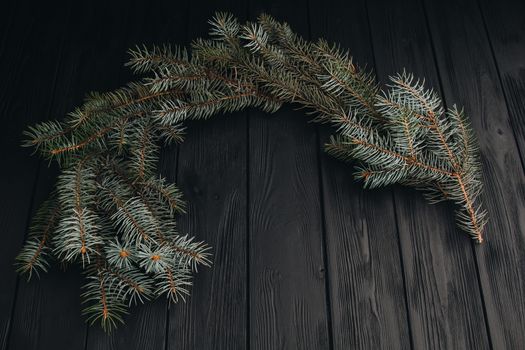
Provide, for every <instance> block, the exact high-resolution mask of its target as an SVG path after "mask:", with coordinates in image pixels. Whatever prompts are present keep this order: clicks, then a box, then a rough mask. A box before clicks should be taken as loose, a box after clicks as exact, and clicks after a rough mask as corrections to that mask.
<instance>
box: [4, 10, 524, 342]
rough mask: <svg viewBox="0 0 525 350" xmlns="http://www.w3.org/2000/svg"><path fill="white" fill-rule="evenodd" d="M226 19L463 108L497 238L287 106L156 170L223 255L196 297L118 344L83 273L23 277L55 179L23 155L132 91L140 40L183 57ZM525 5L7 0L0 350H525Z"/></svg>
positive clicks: (200, 131) (199, 137)
mask: <svg viewBox="0 0 525 350" xmlns="http://www.w3.org/2000/svg"><path fill="white" fill-rule="evenodd" d="M215 11H228V12H232V13H233V14H235V15H236V16H237V17H239V18H240V19H243V20H244V19H254V18H255V17H256V16H257V15H258V14H259V13H261V12H267V13H269V14H272V15H274V16H275V17H277V18H278V19H281V20H285V21H287V22H289V23H290V24H291V25H292V26H293V28H294V29H295V30H296V31H297V32H299V33H300V34H301V35H302V36H304V37H305V38H309V39H316V38H319V37H323V38H325V39H328V40H329V41H331V42H338V43H340V44H341V46H342V47H343V48H349V49H350V50H351V52H353V55H354V57H355V59H356V61H357V62H358V63H359V64H361V65H365V64H366V66H367V67H368V69H371V70H373V71H375V73H376V74H377V78H378V81H379V82H385V81H386V80H387V79H388V76H389V75H391V74H394V73H396V72H398V71H401V70H402V69H406V70H407V71H410V72H413V73H415V74H416V76H419V77H425V78H426V81H427V83H428V85H429V86H432V87H433V88H435V89H436V91H439V92H440V93H441V94H442V96H443V99H444V103H445V105H447V106H452V105H453V104H458V105H462V106H464V107H465V111H466V112H467V114H468V115H469V116H470V118H471V121H472V126H473V128H474V130H475V132H476V135H477V137H478V140H479V143H480V149H481V153H482V162H483V170H484V181H485V188H486V190H485V195H484V201H485V202H486V206H487V208H488V211H489V214H490V223H489V225H488V229H487V234H486V241H487V242H486V244H484V245H481V246H477V245H475V244H473V243H472V242H471V240H470V239H468V238H467V236H466V235H465V234H463V233H461V232H459V230H458V229H457V228H456V226H455V223H454V218H453V210H454V208H453V206H452V205H449V204H440V205H434V206H431V205H428V204H427V203H425V201H424V200H423V199H422V197H421V195H420V194H419V193H417V192H415V191H412V190H408V189H406V188H402V187H397V186H394V187H392V188H388V189H382V190H374V191H369V190H363V189H361V187H360V185H359V184H358V183H356V182H354V181H353V180H352V169H351V167H350V166H349V165H348V164H344V163H341V162H338V161H336V160H334V159H332V158H330V157H329V156H327V155H326V154H324V152H323V151H322V146H323V144H324V142H325V141H326V140H327V138H328V136H329V135H330V134H331V132H332V130H330V129H329V128H324V127H318V126H316V125H314V124H311V123H308V122H307V121H308V117H307V116H306V115H305V114H304V113H303V112H302V111H296V110H293V109H292V108H289V107H286V108H283V109H282V110H280V111H279V112H277V113H275V114H273V115H266V114H265V113H262V112H260V111H257V110H252V109H250V110H247V111H243V112H240V113H235V114H232V115H224V116H217V117H216V118H214V119H212V120H210V121H206V122H192V123H190V124H189V125H188V134H187V137H186V141H185V142H184V143H183V144H182V145H180V146H177V147H169V148H166V149H164V150H163V151H162V155H161V164H160V171H161V173H162V174H164V175H165V176H166V177H167V178H168V179H170V180H171V181H175V182H177V184H178V185H179V187H180V188H181V190H182V191H183V192H184V195H185V198H186V199H187V201H188V203H189V207H188V214H187V215H184V216H182V217H181V218H180V220H179V226H180V228H181V230H182V231H184V232H188V233H190V234H193V235H195V236H197V238H198V239H201V240H205V241H206V242H208V243H209V244H210V245H212V247H213V254H214V265H213V267H212V268H210V269H207V268H204V269H202V270H201V271H199V273H198V274H197V275H196V277H195V281H194V287H193V291H192V295H191V297H189V298H188V300H187V301H186V302H185V303H179V304H176V305H169V303H168V302H167V301H166V300H157V301H155V302H152V303H148V304H145V305H141V306H137V307H135V308H133V310H132V313H131V314H130V315H128V316H127V317H126V325H124V326H121V327H120V328H119V329H117V330H116V331H115V332H114V333H112V334H111V335H106V334H104V333H103V332H102V331H101V330H100V329H99V328H98V327H97V326H95V327H89V326H87V325H86V323H85V322H84V321H83V317H82V316H81V305H80V298H79V294H80V293H79V289H80V286H81V284H82V275H81V271H80V269H78V268H71V267H70V268H68V269H66V270H65V271H63V270H64V268H63V267H60V266H55V267H54V268H53V269H52V270H51V271H50V272H49V273H48V274H45V275H43V276H41V279H40V280H32V281H31V282H29V283H28V282H27V281H26V280H24V279H23V278H20V277H18V276H17V275H16V273H15V272H14V268H13V262H14V257H15V256H16V254H17V252H18V250H19V248H20V246H21V244H22V242H23V240H24V238H25V235H26V232H27V227H28V224H29V218H30V217H31V215H32V213H34V211H35V208H36V207H38V205H39V203H41V202H42V201H43V200H44V199H45V197H46V196H47V194H48V193H49V191H50V189H51V188H52V186H53V183H54V177H55V176H56V173H57V170H56V169H55V168H54V167H51V168H49V167H48V164H47V162H43V161H40V160H39V159H38V158H37V157H36V156H31V154H30V150H27V149H23V148H21V147H20V143H21V135H22V131H23V130H24V128H25V126H26V125H28V124H31V123H35V122H37V121H40V120H46V119H51V118H60V117H61V116H63V115H65V114H66V113H67V112H68V111H70V110H71V109H72V108H73V107H74V106H75V105H78V104H79V103H80V102H81V101H82V98H83V96H84V94H85V93H86V92H88V91H92V90H102V91H105V90H109V89H113V88H116V87H118V86H120V85H122V84H123V83H125V82H126V81H128V80H130V79H131V74H130V72H129V71H128V70H127V69H126V68H124V67H123V66H122V63H123V62H124V61H125V60H126V49H127V48H128V47H131V46H133V45H135V44H141V43H146V44H154V43H157V44H160V43H164V42H170V43H178V44H187V43H189V41H191V39H193V38H196V37H198V36H205V35H206V34H207V31H208V24H207V20H208V19H209V18H210V17H211V16H212V15H213V13H214V12H215ZM524 15H525V5H524V3H523V2H519V1H516V2H514V1H510V0H499V1H492V0H467V1H461V2H459V1H454V0H443V1H439V2H438V1H431V0H400V1H380V0H372V1H366V0H352V1H346V0H325V1H317V0H290V1H283V0H249V1H246V0H218V1H208V0H183V1H169V2H168V1H165V2H161V1H154V2H139V1H129V2H126V3H125V4H116V3H115V2H110V1H106V2H100V3H97V2H92V1H89V2H88V1H86V2H82V3H76V4H73V3H70V4H68V5H66V6H60V7H59V6H56V7H53V6H51V5H49V4H48V3H46V2H40V3H35V4H28V3H24V2H9V3H7V4H6V5H5V6H4V8H3V9H2V11H0V70H1V73H2V74H1V77H2V84H0V116H1V118H2V129H1V132H2V137H1V138H0V147H1V149H2V157H3V159H2V160H3V162H4V165H3V171H2V172H1V173H0V191H1V193H2V196H0V208H1V209H0V231H1V232H2V238H3V241H2V244H0V276H1V278H2V283H1V284H0V349H23V350H26V349H127V350H128V349H204V350H205V349H247V348H250V349H353V348H358V349H378V348H381V349H382V348H385V349H386V348H388V349H408V348H413V349H438V348H439V349H467V348H468V349H490V348H491V349H520V348H525V174H524V170H525V167H524V162H525V123H524V120H525V21H524V20H523V18H524Z"/></svg>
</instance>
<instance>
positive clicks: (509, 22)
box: [480, 0, 525, 164]
mask: <svg viewBox="0 0 525 350" xmlns="http://www.w3.org/2000/svg"><path fill="white" fill-rule="evenodd" d="M480 3H481V4H480V5H481V12H482V15H483V19H484V22H485V27H486V30H487V33H488V36H489V41H490V44H491V46H492V54H493V55H494V56H495V59H496V66H497V68H498V74H499V78H500V83H501V84H502V87H503V92H504V97H505V101H506V103H507V108H508V111H509V117H510V123H511V126H512V131H513V133H514V136H515V138H516V141H517V143H518V147H519V149H520V155H521V162H522V164H523V163H524V162H525V123H524V119H525V21H524V20H523V14H524V13H525V2H523V1H509V0H505V1H498V2H495V1H487V0H481V1H480Z"/></svg>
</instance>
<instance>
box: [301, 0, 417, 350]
mask: <svg viewBox="0 0 525 350" xmlns="http://www.w3.org/2000/svg"><path fill="white" fill-rule="evenodd" d="M310 4H311V5H310V6H311V9H310V20H311V31H312V36H313V37H319V36H321V37H325V39H327V40H329V41H331V42H332V41H333V42H337V43H339V44H341V46H342V47H343V48H349V49H350V52H351V53H352V55H353V57H354V59H355V60H356V61H357V63H358V64H360V65H361V66H365V65H367V66H368V67H370V69H373V62H374V57H373V52H372V47H371V45H370V33H369V29H368V18H367V10H366V7H365V2H364V1H360V2H355V3H354V4H353V6H352V11H348V3H347V2H346V1H337V2H333V3H332V5H331V6H325V5H324V4H323V3H322V2H319V1H311V2H310ZM332 132H333V130H327V129H323V130H322V132H321V141H322V143H324V142H326V141H327V138H328V135H329V134H330V133H332ZM321 169H322V178H323V182H322V183H323V194H324V196H323V200H324V206H325V210H324V213H325V218H326V219H325V220H326V238H327V251H328V272H329V282H330V288H329V289H330V293H331V298H330V299H331V305H332V309H331V314H332V327H333V337H334V348H336V349H354V348H355V349H372V348H373V349H379V348H389V349H407V348H409V347H410V336H409V325H408V319H407V313H406V300H405V291H404V285H403V271H402V266H401V259H400V256H399V248H398V244H399V242H398V240H399V238H398V234H397V229H396V218H395V212H394V206H393V201H392V193H391V191H389V190H381V191H366V190H362V188H361V184H359V183H357V182H355V181H353V175H352V173H353V168H352V166H351V165H349V164H347V163H342V162H339V161H336V160H334V159H333V158H331V157H329V156H328V155H327V154H325V153H324V152H323V153H322V154H321ZM378 218H380V219H378Z"/></svg>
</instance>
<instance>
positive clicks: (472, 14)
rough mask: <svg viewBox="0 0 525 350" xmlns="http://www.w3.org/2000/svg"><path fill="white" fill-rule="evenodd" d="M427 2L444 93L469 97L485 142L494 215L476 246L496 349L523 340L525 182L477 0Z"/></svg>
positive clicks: (468, 107) (463, 98)
mask: <svg viewBox="0 0 525 350" xmlns="http://www.w3.org/2000/svg"><path fill="white" fill-rule="evenodd" d="M426 7H427V10H428V15H429V22H430V27H431V32H432V37H433V39H434V43H435V47H436V55H437V57H438V64H439V71H440V73H441V80H442V81H443V88H444V90H445V96H446V99H447V101H449V102H461V104H464V105H465V111H466V112H467V114H468V115H469V116H470V119H471V121H472V126H473V128H474V129H475V131H476V133H477V136H478V140H479V144H480V149H481V155H482V162H483V170H484V179H485V195H484V200H485V204H486V206H487V209H488V212H489V215H490V222H489V224H488V226H487V229H486V237H487V244H485V245H484V246H480V247H475V253H476V258H477V262H478V267H479V273H480V278H481V286H482V291H483V299H484V302H485V308H486V314H487V319H488V325H489V331H490V339H491V341H492V344H493V346H494V348H497V349H499V348H509V349H513V348H514V349H515V348H520V347H523V344H525V333H524V330H525V304H524V303H523V301H524V300H525V294H524V290H523V288H524V286H525V260H524V259H523V257H524V256H525V255H524V253H525V252H524V247H525V195H524V189H525V182H524V175H523V168H522V166H521V163H520V158H519V154H518V149H517V146H516V141H515V139H514V137H513V132H512V128H511V125H510V118H509V113H508V110H507V106H506V105H505V100H504V96H503V92H502V89H501V86H500V80H499V78H498V74H497V71H496V67H495V65H494V60H493V57H492V54H491V51H490V47H489V44H488V40H487V36H486V33H485V31H484V28H483V22H482V17H481V14H480V12H479V7H478V6H477V4H476V3H475V2H474V1H464V2H454V1H443V2H442V3H441V4H440V5H439V6H438V5H437V4H435V3H433V2H430V1H429V2H427V3H426ZM460 14H461V16H460ZM444 23H446V25H445V24H444Z"/></svg>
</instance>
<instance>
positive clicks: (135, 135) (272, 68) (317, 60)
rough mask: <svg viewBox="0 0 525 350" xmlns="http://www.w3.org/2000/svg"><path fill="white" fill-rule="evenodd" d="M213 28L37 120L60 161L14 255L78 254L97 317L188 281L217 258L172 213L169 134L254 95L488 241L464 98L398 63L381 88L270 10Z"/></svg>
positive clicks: (34, 264) (30, 142) (113, 318)
mask: <svg viewBox="0 0 525 350" xmlns="http://www.w3.org/2000/svg"><path fill="white" fill-rule="evenodd" d="M210 24H211V27H212V29H211V36H212V38H211V39H197V40H195V41H194V42H193V43H192V45H191V53H190V52H189V51H188V50H186V49H184V48H180V47H170V46H167V45H166V46H162V47H153V48H151V49H150V48H146V47H137V48H135V49H132V50H130V60H129V62H128V63H127V65H128V66H130V67H131V68H132V69H133V70H134V71H135V72H136V73H137V74H139V75H140V76H141V78H139V79H138V80H137V81H136V82H133V83H130V84H128V85H127V86H125V87H123V88H121V89H118V90H115V91H112V92H107V93H92V94H90V95H88V96H87V98H86V100H85V102H84V103H83V105H82V106H80V107H79V108H77V109H76V110H74V111H73V112H72V113H70V114H69V115H68V116H67V117H66V118H65V119H64V120H63V121H47V122H43V123H40V124H38V125H36V126H33V127H30V128H29V129H28V131H27V133H26V136H27V141H26V142H25V144H24V145H25V146H29V147H34V148H35V149H36V150H38V152H39V153H40V154H42V155H43V156H44V157H46V158H48V159H52V160H56V161H57V162H58V163H59V165H60V166H61V168H62V173H61V175H60V176H59V179H58V182H57V185H56V191H55V192H54V193H53V194H52V196H51V198H50V199H49V200H48V201H47V202H45V203H44V204H43V205H42V208H41V209H40V210H39V211H38V213H37V214H36V215H35V218H34V224H33V225H32V227H31V232H30V236H29V238H28V240H27V243H26V244H25V246H24V247H23V249H22V252H21V253H20V255H19V256H18V261H17V264H18V268H19V271H20V272H22V273H26V274H27V275H28V277H29V278H30V277H31V276H32V274H33V273H35V274H38V273H39V272H40V271H46V270H47V268H48V261H49V259H50V258H51V257H55V258H56V259H58V260H61V261H67V262H78V263H81V264H82V266H83V267H84V269H85V272H86V281H87V282H86V285H85V287H84V292H83V294H82V296H83V300H84V302H85V303H86V305H87V306H86V309H85V313H86V314H87V317H88V320H89V321H91V322H96V321H97V322H101V324H102V326H103V327H104V328H105V329H111V328H113V327H114V326H116V324H117V323H118V322H122V316H123V314H125V313H126V310H127V306H128V305H129V304H130V303H134V302H137V301H139V302H143V301H146V300H149V299H152V298H155V297H158V296H160V295H165V296H167V297H168V298H170V300H173V301H177V300H178V299H179V298H182V299H183V298H184V297H185V296H186V295H187V294H188V287H189V286H190V285H191V274H192V272H193V271H196V270H197V267H198V266H200V265H203V266H209V265H210V263H211V262H210V252H209V248H208V246H206V245H205V244H204V243H202V242H197V241H195V240H194V239H193V238H191V237H189V236H187V235H181V234H180V233H179V232H178V231H177V228H176V226H175V221H174V220H175V217H176V215H177V214H179V213H182V212H184V203H183V201H182V199H181V194H180V192H179V191H178V190H177V188H176V187H175V185H174V184H170V183H168V182H167V181H166V179H164V178H162V177H158V175H156V165H157V160H158V153H159V149H160V145H161V143H162V142H164V143H166V144H169V143H171V142H181V141H182V139H183V135H184V126H183V125H184V122H185V121H186V120H190V119H206V118H210V117H212V116H214V115H216V114H218V113H224V112H233V111H238V110H242V109H245V108H247V107H257V108H261V109H262V110H264V111H267V112H275V111H276V110H278V109H279V108H280V107H281V105H282V104H284V103H292V104H294V105H297V106H300V107H302V108H305V109H306V111H307V113H308V114H310V115H312V120H313V121H315V122H319V123H325V124H330V125H332V126H333V127H334V128H335V130H336V132H335V136H333V137H332V138H331V141H330V143H329V144H327V145H326V150H327V151H328V152H329V153H330V154H332V155H334V156H335V157H337V158H340V159H342V160H344V161H348V162H352V163H353V164H354V165H355V169H356V170H355V178H356V179H358V180H361V181H362V182H363V184H364V186H365V187H370V188H375V187H382V186H386V185H390V184H395V183H398V184H402V185H406V186H411V187H415V188H417V189H419V190H421V191H423V193H424V195H425V196H426V198H428V200H429V201H430V202H432V203H434V202H439V201H444V200H450V201H453V202H454V203H456V205H457V214H456V217H457V222H458V225H459V226H460V227H461V228H462V229H463V230H464V231H465V232H466V233H467V234H469V235H470V236H471V237H472V238H473V239H474V240H475V241H476V242H478V243H481V242H482V241H483V227H484V225H485V223H486V220H487V218H486V213H485V211H484V210H483V209H482V205H481V201H480V198H479V197H480V193H481V191H482V183H481V169H480V164H479V160H478V149H477V145H476V141H475V139H474V135H473V132H472V130H471V128H470V126H469V123H468V121H467V119H466V117H465V115H464V113H463V111H462V110H460V109H457V108H456V107H452V108H451V109H449V110H446V111H445V110H444V108H443V107H442V102H441V100H440V98H439V96H438V95H437V94H436V93H435V92H434V91H433V90H428V89H427V88H425V86H424V82H423V81H420V80H416V79H415V78H414V77H413V76H412V75H411V74H408V73H406V72H403V73H401V74H397V75H395V76H392V77H391V78H390V83H389V84H388V85H386V86H385V87H383V88H381V87H380V86H378V84H376V81H375V77H374V76H373V74H372V73H371V72H368V71H366V70H364V69H361V68H360V67H359V66H358V65H356V64H355V63H354V62H353V61H352V57H351V56H350V55H349V53H348V52H346V51H343V50H341V49H339V48H338V47H337V46H333V45H330V44H328V43H327V42H326V41H324V40H318V41H316V42H308V41H306V40H304V39H302V38H301V37H299V36H298V35H296V34H295V33H294V32H293V31H292V30H291V28H290V27H289V26H288V25H287V24H286V23H280V22H277V21H275V20H274V19H273V18H272V17H270V16H267V15H261V16H260V17H259V18H258V20H257V21H256V22H253V23H252V22H248V23H246V24H244V25H242V24H240V23H239V22H238V21H237V20H236V19H235V18H234V17H233V16H231V15H228V14H223V13H219V14H217V15H216V16H215V18H214V19H213V20H211V21H210Z"/></svg>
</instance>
